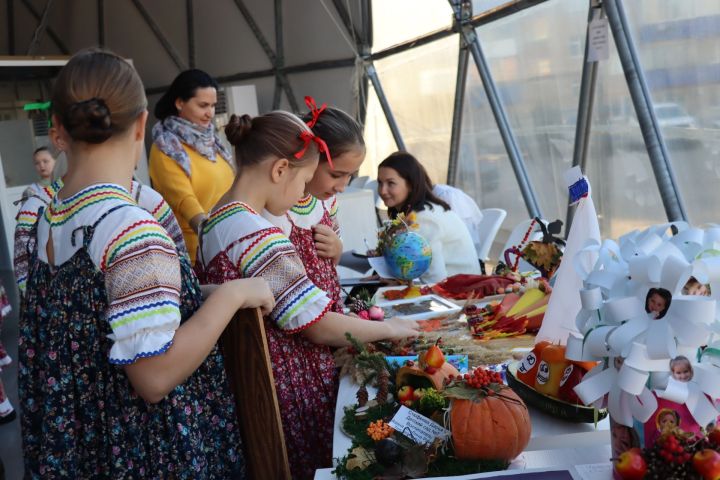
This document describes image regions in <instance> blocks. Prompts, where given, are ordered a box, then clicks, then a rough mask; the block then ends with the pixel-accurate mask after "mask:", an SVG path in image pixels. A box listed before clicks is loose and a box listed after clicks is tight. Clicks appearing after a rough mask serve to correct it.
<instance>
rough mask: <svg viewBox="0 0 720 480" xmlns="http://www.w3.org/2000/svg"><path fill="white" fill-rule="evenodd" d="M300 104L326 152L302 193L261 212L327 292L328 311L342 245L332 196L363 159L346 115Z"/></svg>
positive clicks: (336, 306)
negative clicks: (280, 208)
mask: <svg viewBox="0 0 720 480" xmlns="http://www.w3.org/2000/svg"><path fill="white" fill-rule="evenodd" d="M305 103H306V104H307V106H308V107H310V112H308V113H307V114H306V115H305V116H304V117H303V120H304V121H305V123H307V124H308V126H309V127H310V128H311V129H312V132H313V133H314V134H315V135H317V136H318V137H320V138H322V139H323V140H324V141H325V144H326V145H327V152H325V151H322V152H320V163H319V164H318V166H317V168H316V169H315V173H314V174H313V178H312V180H310V182H309V183H308V184H307V185H306V187H305V196H304V197H303V198H302V199H301V200H300V201H299V202H297V203H296V204H295V205H294V206H293V207H292V208H291V209H290V210H288V212H287V213H286V214H285V215H283V216H279V217H276V216H274V215H271V214H269V213H268V212H267V211H265V212H263V216H265V218H267V219H268V220H270V221H271V222H272V223H273V224H275V225H276V226H278V227H280V228H281V229H282V231H283V233H284V234H285V235H287V236H288V237H289V238H290V241H291V242H292V244H293V245H294V246H295V250H296V251H297V253H298V255H299V256H300V259H301V260H302V262H303V265H305V270H306V271H307V276H308V278H309V279H310V280H311V281H312V282H313V283H314V284H315V285H316V286H318V287H320V288H321V289H322V290H324V291H325V293H327V295H328V297H330V300H332V302H333V305H332V307H331V308H332V310H333V311H334V312H338V313H343V308H342V304H341V303H340V280H339V279H338V275H337V270H336V269H335V265H337V264H338V262H339V261H340V256H341V255H342V249H343V245H342V241H341V240H340V225H339V224H338V222H337V198H336V197H335V195H336V194H338V193H339V192H342V191H344V190H345V187H346V186H347V184H348V182H349V181H350V178H351V177H352V176H353V174H355V173H357V171H358V169H359V168H360V165H361V164H362V162H363V160H365V141H364V140H363V137H362V128H361V127H360V124H358V123H357V122H356V121H355V120H354V119H353V118H352V117H351V116H350V115H348V114H347V113H345V112H343V111H342V110H339V109H337V108H334V107H327V106H326V105H325V104H323V105H322V106H321V107H320V108H319V109H318V108H317V106H316V104H315V100H313V98H312V97H305Z"/></svg>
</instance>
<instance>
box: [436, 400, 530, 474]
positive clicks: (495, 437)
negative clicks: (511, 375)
mask: <svg viewBox="0 0 720 480" xmlns="http://www.w3.org/2000/svg"><path fill="white" fill-rule="evenodd" d="M531 428H532V427H531V425H530V415H529V414H528V409H527V407H526V406H525V404H524V403H523V401H522V400H521V399H520V397H518V396H517V395H516V394H515V392H513V391H512V390H511V389H509V388H503V389H502V390H501V391H500V392H499V393H498V394H496V395H493V396H487V397H484V398H482V399H480V400H478V401H476V402H474V401H472V400H462V399H457V398H456V399H453V401H452V404H451V409H450V430H451V432H452V440H453V445H454V447H455V456H456V457H457V458H459V459H462V460H508V461H509V460H512V459H513V458H515V457H517V456H518V455H520V453H521V452H522V451H523V450H524V449H525V447H526V446H527V444H528V442H529V441H530V432H531Z"/></svg>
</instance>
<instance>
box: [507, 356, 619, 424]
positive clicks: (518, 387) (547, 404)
mask: <svg viewBox="0 0 720 480" xmlns="http://www.w3.org/2000/svg"><path fill="white" fill-rule="evenodd" d="M539 364H540V362H539V360H538V361H537V362H536V365H538V367H539ZM519 365H520V362H517V363H511V364H510V365H508V367H507V371H506V372H505V376H506V378H507V382H508V385H509V386H510V388H512V389H513V390H514V391H515V393H517V394H518V396H519V397H520V398H522V399H523V400H524V401H525V403H526V404H528V405H532V406H533V407H535V408H536V409H538V410H540V411H542V412H545V413H547V414H548V415H552V416H554V417H556V418H558V419H560V420H563V421H566V422H574V423H593V424H596V423H597V422H598V421H600V420H602V419H603V418H605V417H607V415H608V411H607V410H606V409H596V408H594V407H588V406H585V405H583V404H582V402H577V401H574V400H573V399H572V398H570V397H563V396H562V395H563V393H562V392H563V387H562V386H561V387H560V395H561V397H560V398H555V397H551V396H549V395H544V394H542V393H540V392H538V391H537V390H536V389H535V388H533V387H531V386H529V385H527V384H526V383H525V382H523V381H520V380H519V379H518V378H517V376H518V367H519ZM566 370H567V369H566ZM573 371H574V369H573ZM536 376H537V375H536ZM563 376H564V375H563ZM568 378H571V377H568ZM561 385H562V380H561ZM623 428H627V427H623Z"/></svg>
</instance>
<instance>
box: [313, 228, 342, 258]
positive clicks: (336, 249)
mask: <svg viewBox="0 0 720 480" xmlns="http://www.w3.org/2000/svg"><path fill="white" fill-rule="evenodd" d="M312 229H313V240H315V248H317V252H318V255H319V256H320V257H322V258H332V259H339V258H340V256H341V255H342V249H343V244H342V241H341V240H340V237H338V236H337V234H336V233H335V232H334V231H333V229H332V228H330V227H328V226H327V225H322V224H318V225H315V226H313V228H312Z"/></svg>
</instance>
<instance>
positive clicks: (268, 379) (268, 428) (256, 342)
mask: <svg viewBox="0 0 720 480" xmlns="http://www.w3.org/2000/svg"><path fill="white" fill-rule="evenodd" d="M220 342H221V345H222V349H223V353H224V355H225V370H226V371H227V374H228V379H229V380H230V387H231V388H232V390H233V392H234V393H235V402H236V405H237V412H238V422H239V424H240V430H241V433H242V438H243V446H244V451H245V460H246V464H247V477H248V478H272V479H278V480H290V467H289V464H288V459H287V451H286V450H285V437H284V435H283V430H282V423H281V420H280V407H279V405H278V400H277V395H276V394H275V381H274V379H273V374H272V365H271V363H270V353H269V351H268V345H267V337H266V336H265V325H264V323H263V318H262V314H261V313H260V310H259V309H247V310H238V312H237V314H235V318H233V319H232V321H231V322H230V324H228V326H227V328H226V329H225V332H224V333H223V335H222V337H221V339H220Z"/></svg>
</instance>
